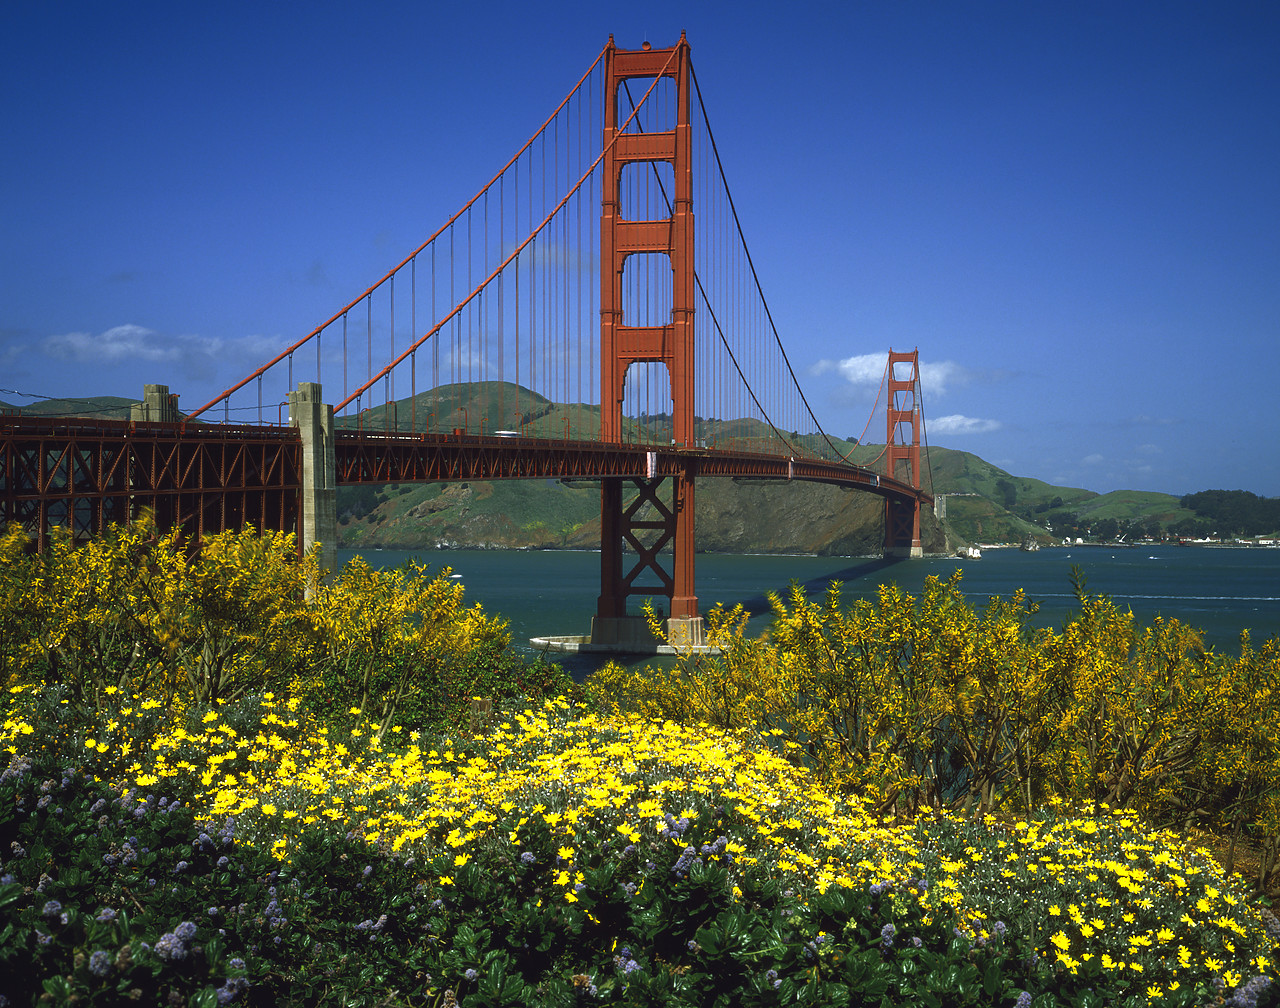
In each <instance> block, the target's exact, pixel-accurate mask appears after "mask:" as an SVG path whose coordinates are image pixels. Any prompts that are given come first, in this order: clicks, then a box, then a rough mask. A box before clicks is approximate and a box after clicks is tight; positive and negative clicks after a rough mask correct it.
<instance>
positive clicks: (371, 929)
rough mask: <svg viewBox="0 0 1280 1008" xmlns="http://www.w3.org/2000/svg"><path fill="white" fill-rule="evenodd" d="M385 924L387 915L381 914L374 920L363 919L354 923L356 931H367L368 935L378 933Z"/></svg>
mask: <svg viewBox="0 0 1280 1008" xmlns="http://www.w3.org/2000/svg"><path fill="white" fill-rule="evenodd" d="M386 926H387V915H386V914H382V915H381V916H380V917H379V918H378V919H377V920H376V921H375V920H363V921H361V922H360V923H359V924H357V925H355V929H356V930H357V931H362V932H368V933H369V935H370V936H372V935H376V934H380V933H381V932H382V929H383V928H385V927H386Z"/></svg>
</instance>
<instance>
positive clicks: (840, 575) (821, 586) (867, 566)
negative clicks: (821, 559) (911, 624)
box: [725, 557, 903, 619]
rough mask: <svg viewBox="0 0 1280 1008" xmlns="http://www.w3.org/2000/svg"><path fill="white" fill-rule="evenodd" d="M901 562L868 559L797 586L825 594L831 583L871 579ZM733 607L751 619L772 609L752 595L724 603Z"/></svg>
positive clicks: (898, 559) (762, 598)
mask: <svg viewBox="0 0 1280 1008" xmlns="http://www.w3.org/2000/svg"><path fill="white" fill-rule="evenodd" d="M902 560H903V558H902V557H885V558H883V559H881V558H870V557H868V558H867V559H865V560H864V561H863V562H861V563H858V564H854V565H853V566H852V567H845V568H843V569H841V570H837V571H832V572H831V573H830V574H822V575H819V576H818V577H815V578H810V579H809V580H807V581H800V582H799V585H800V587H801V588H803V589H804V592H805V594H806V595H817V594H821V593H823V592H825V591H826V590H827V588H828V587H829V586H830V585H831V582H833V581H840V582H848V581H857V580H860V579H862V578H865V577H871V576H872V575H875V574H876V573H878V572H879V571H883V570H887V569H888V568H890V567H894V566H896V565H897V564H899V563H901V562H902ZM877 583H878V581H877ZM789 590H790V585H788V586H787V589H786V590H784V591H779V592H778V593H777V594H779V595H782V596H784V597H785V595H786V591H789ZM735 605H740V606H742V608H743V611H744V612H746V614H747V615H748V616H749V617H751V618H752V619H754V618H756V617H757V616H767V615H769V614H770V613H771V612H773V607H772V606H771V605H770V604H769V599H768V596H766V595H753V596H751V597H750V598H745V599H739V600H737V601H732V602H726V603H725V608H726V609H729V608H732V607H733V606H735Z"/></svg>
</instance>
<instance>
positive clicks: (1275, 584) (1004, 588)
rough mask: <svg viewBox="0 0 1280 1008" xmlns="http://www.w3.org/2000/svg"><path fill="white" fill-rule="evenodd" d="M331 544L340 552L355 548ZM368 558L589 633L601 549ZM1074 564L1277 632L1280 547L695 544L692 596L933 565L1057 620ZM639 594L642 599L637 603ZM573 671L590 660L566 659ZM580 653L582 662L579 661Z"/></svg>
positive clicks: (1043, 621)
mask: <svg viewBox="0 0 1280 1008" xmlns="http://www.w3.org/2000/svg"><path fill="white" fill-rule="evenodd" d="M352 555H353V554H352V552H351V551H349V550H348V551H339V555H338V558H339V561H340V562H341V561H345V560H346V559H347V558H348V557H350V556H352ZM365 556H366V559H368V560H369V562H370V563H372V564H374V565H375V566H379V567H384V566H395V565H397V564H400V563H403V562H404V561H405V560H407V559H409V558H411V557H416V558H417V559H419V560H421V561H423V562H425V563H427V564H429V565H430V566H431V567H432V568H433V569H439V568H441V567H446V566H447V567H450V568H452V569H453V571H454V572H455V573H456V574H459V575H460V576H461V580H462V582H463V584H464V585H465V586H466V590H467V600H468V602H480V603H481V604H482V605H483V606H484V607H485V609H486V611H488V612H490V613H496V614H498V615H501V616H503V617H504V618H505V619H506V620H508V622H509V623H510V624H511V631H512V638H513V643H514V644H516V645H518V646H521V647H524V648H526V649H527V650H529V651H530V652H531V651H532V648H529V647H528V643H527V642H528V639H529V638H530V637H535V636H540V635H565V634H585V633H587V632H588V630H589V629H590V626H591V614H592V612H594V610H595V604H596V596H597V595H598V594H599V591H600V584H599V578H600V555H599V553H596V552H586V551H566V550H426V551H422V552H420V553H413V552H404V551H399V550H374V551H369V552H367V553H366V554H365ZM1073 566H1079V567H1080V568H1081V570H1082V571H1083V572H1084V574H1085V577H1086V579H1087V587H1088V590H1089V591H1090V592H1092V593H1098V594H1104V595H1109V596H1111V598H1113V599H1114V600H1115V601H1116V602H1117V603H1118V604H1120V605H1121V606H1122V607H1124V608H1128V609H1132V610H1133V612H1134V614H1135V616H1136V617H1137V618H1138V619H1139V620H1140V621H1141V622H1150V620H1151V619H1152V618H1154V617H1155V616H1157V615H1163V616H1165V617H1166V618H1177V619H1179V620H1182V621H1183V622H1186V623H1189V624H1191V625H1192V626H1194V627H1196V628H1197V629H1199V630H1201V631H1202V632H1203V634H1204V639H1205V644H1206V646H1209V647H1213V648H1214V649H1216V650H1218V651H1220V652H1225V653H1233V652H1237V651H1238V647H1239V645H1238V641H1239V635H1240V631H1241V630H1242V629H1245V628H1248V629H1249V630H1250V631H1251V633H1252V634H1253V638H1254V644H1255V645H1257V644H1259V643H1261V641H1262V640H1263V639H1265V638H1267V637H1273V636H1280V549H1217V548H1209V547H1176V546H1145V547H1144V546H1140V547H1129V548H1109V547H1100V546H1090V547H1070V548H1057V549H1042V550H1039V551H1037V552H1035V553H1023V552H1022V551H1020V550H1016V549H1007V550H987V551H985V552H984V553H983V555H982V559H980V560H956V559H925V560H899V561H891V562H890V561H884V560H879V559H874V558H869V557H868V558H858V557H814V556H761V555H739V554H715V553H705V554H699V555H698V557H697V561H696V576H697V585H698V601H699V605H700V607H701V609H702V611H703V612H706V611H707V610H708V609H710V608H711V606H712V605H714V604H715V603H717V602H723V603H725V604H726V605H734V604H737V603H742V604H743V605H744V606H745V607H746V608H747V610H748V611H749V612H751V613H753V614H756V615H755V617H754V619H753V621H752V624H751V626H752V628H753V629H757V630H759V629H763V628H764V627H765V626H766V625H767V623H768V619H769V617H768V615H767V614H768V601H767V600H766V598H765V593H766V592H768V591H778V592H785V591H786V589H787V587H788V586H789V584H790V583H791V582H792V581H793V580H794V581H799V582H800V583H801V584H803V585H804V586H805V587H806V588H807V589H808V590H809V591H810V592H811V593H815V592H821V591H824V590H825V589H826V587H827V585H828V584H829V583H830V582H831V581H833V580H838V581H842V582H843V583H844V586H845V587H844V593H845V596H846V597H847V598H850V599H852V598H859V597H865V598H869V597H873V596H874V595H875V592H876V590H877V588H878V587H879V585H881V584H884V583H891V582H894V583H897V584H899V585H900V586H901V587H902V588H903V589H905V590H907V591H909V592H912V593H917V592H919V591H920V588H921V587H922V586H923V584H924V581H925V578H926V577H928V576H929V575H931V574H933V575H936V576H937V577H939V578H946V577H949V576H950V575H951V574H952V573H953V572H954V571H955V570H956V569H957V568H959V569H960V570H961V571H962V580H961V589H962V590H963V591H964V593H965V594H966V595H967V596H968V597H969V599H970V601H971V602H973V603H974V604H977V605H981V604H984V603H985V602H986V600H987V599H988V598H989V597H990V596H992V595H1009V594H1011V593H1012V592H1013V591H1015V590H1016V589H1018V588H1022V589H1024V590H1025V591H1026V592H1027V594H1028V596H1029V597H1030V599H1031V600H1033V601H1035V602H1038V603H1039V604H1040V611H1039V612H1038V614H1037V616H1036V621H1037V622H1038V623H1039V624H1040V625H1042V626H1060V625H1061V624H1062V622H1063V619H1064V617H1065V616H1066V615H1067V614H1068V613H1069V612H1071V611H1072V610H1073V609H1074V607H1075V599H1074V596H1073V595H1072V589H1071V570H1072V567H1073ZM633 604H638V603H633ZM565 664H566V665H569V666H572V670H573V671H574V672H575V673H582V674H585V672H587V671H589V670H590V667H591V666H592V665H593V664H594V663H593V662H592V661H590V660H585V659H579V660H577V661H573V662H566V663H565ZM579 664H581V665H582V666H583V667H582V668H581V669H579V668H577V665H579Z"/></svg>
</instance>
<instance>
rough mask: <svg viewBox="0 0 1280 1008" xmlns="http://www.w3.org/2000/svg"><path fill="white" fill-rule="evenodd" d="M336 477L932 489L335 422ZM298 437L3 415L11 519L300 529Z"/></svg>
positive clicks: (749, 458)
mask: <svg viewBox="0 0 1280 1008" xmlns="http://www.w3.org/2000/svg"><path fill="white" fill-rule="evenodd" d="M333 437H334V462H335V474H334V475H335V483H336V484H337V485H344V484H347V485H349V484H359V483H409V482H427V481H451V480H452V481H456V480H492V479H578V480H598V479H605V478H609V477H622V478H630V479H643V478H654V477H666V476H673V475H676V474H678V473H681V472H685V473H688V472H690V471H692V473H693V474H694V475H696V476H698V477H703V478H707V477H736V478H739V479H770V480H805V481H812V482H819V483H829V484H834V485H836V486H844V487H849V488H851V489H856V490H863V491H866V492H868V493H873V494H878V495H879V496H881V497H883V498H885V499H886V500H888V501H892V502H894V503H898V504H903V505H913V504H916V503H917V502H920V503H922V504H923V503H929V502H931V500H932V498H931V497H930V496H929V495H928V494H925V493H923V492H922V491H918V490H916V489H915V488H913V487H911V486H910V485H909V484H906V483H903V482H900V481H898V480H894V479H889V478H887V477H884V476H881V475H878V474H877V473H874V472H872V471H871V470H869V469H864V468H862V467H859V466H849V465H844V464H841V463H837V462H829V461H823V460H819V459H810V458H790V457H787V456H785V455H773V454H768V453H763V452H750V451H741V450H725V449H716V448H681V447H677V446H674V445H673V446H654V445H643V444H604V443H601V442H598V441H584V440H577V441H566V440H561V439H557V438H540V437H504V436H497V435H483V434H465V433H464V434H455V433H402V434H401V433H381V432H372V431H368V430H364V431H359V430H350V429H343V428H338V429H337V430H335V431H334V434H333ZM301 484H302V476H301V442H300V438H299V433H298V430H297V429H296V428H291V427H286V426H277V425H262V426H256V425H238V426H235V427H229V426H221V425H217V424H198V423H182V422H177V423H165V422H131V421H123V420H101V419H85V418H76V417H38V416H6V417H3V418H0V527H4V526H7V525H8V524H9V522H13V521H17V522H21V523H22V524H24V525H25V526H27V527H28V529H29V530H30V531H32V532H33V533H35V535H36V536H37V539H38V541H39V545H40V546H41V547H43V546H44V545H45V542H46V541H47V540H46V537H47V535H48V531H49V528H50V527H52V526H54V525H59V524H70V525H71V526H72V528H73V533H74V534H75V535H76V537H77V538H80V537H85V536H92V535H96V534H98V533H99V532H101V531H102V529H103V527H104V526H105V525H106V524H107V523H108V522H112V521H123V520H125V519H127V518H129V517H133V516H135V515H136V514H137V513H138V511H139V510H141V509H142V508H144V507H148V508H152V509H153V510H154V511H155V512H156V515H157V518H158V519H159V521H160V522H161V524H162V525H169V524H173V523H179V524H181V525H183V526H184V528H185V529H186V530H187V532H188V534H190V535H193V536H196V537H199V536H202V535H206V534H211V533H213V532H217V531H220V530H222V529H225V528H239V527H241V526H242V525H243V524H244V523H246V522H251V523H252V524H254V525H257V526H258V527H260V528H262V527H266V528H279V529H283V530H286V531H296V530H298V523H299V513H300V509H299V506H298V497H299V495H300V492H301Z"/></svg>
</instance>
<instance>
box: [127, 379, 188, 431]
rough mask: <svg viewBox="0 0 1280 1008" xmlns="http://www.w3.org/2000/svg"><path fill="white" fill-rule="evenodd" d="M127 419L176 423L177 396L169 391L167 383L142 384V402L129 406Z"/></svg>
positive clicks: (135, 421) (136, 421) (139, 421)
mask: <svg viewBox="0 0 1280 1008" xmlns="http://www.w3.org/2000/svg"><path fill="white" fill-rule="evenodd" d="M129 419H130V420H132V421H133V422H134V423H150V422H157V421H158V422H160V423H177V422H178V420H179V417H178V397H177V396H176V395H173V394H172V393H170V391H169V386H168V385H143V386H142V402H140V403H134V404H133V405H132V406H131V407H130V408H129Z"/></svg>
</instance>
